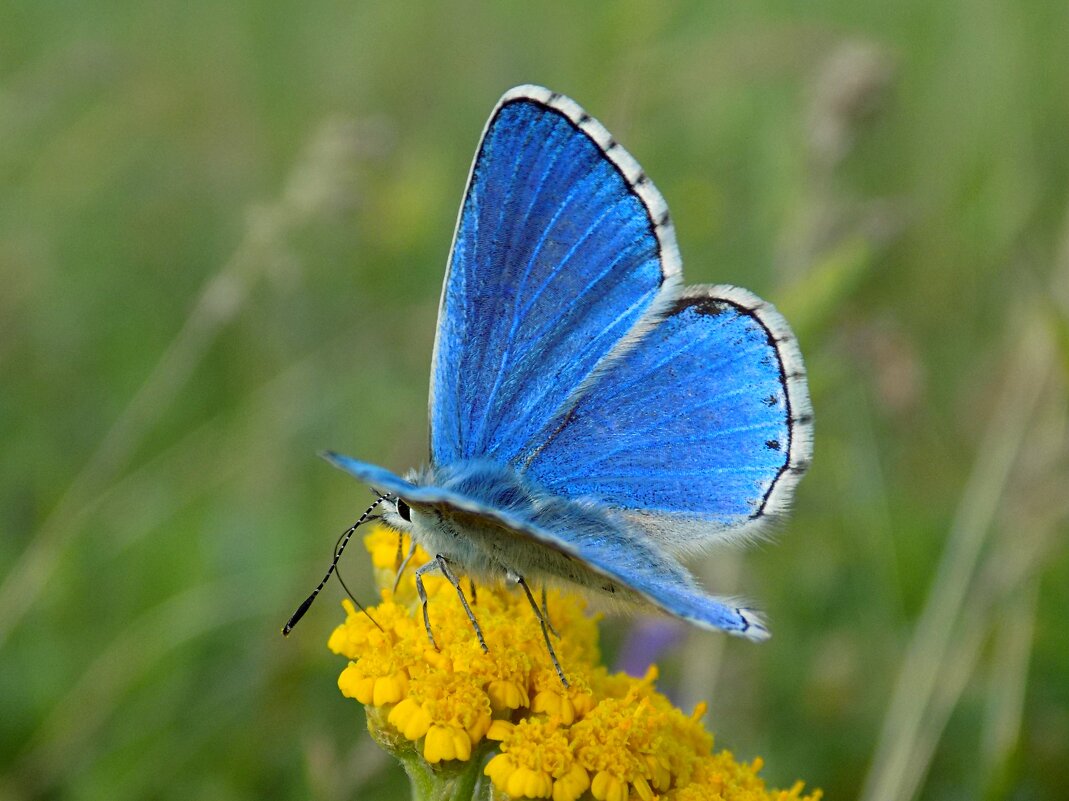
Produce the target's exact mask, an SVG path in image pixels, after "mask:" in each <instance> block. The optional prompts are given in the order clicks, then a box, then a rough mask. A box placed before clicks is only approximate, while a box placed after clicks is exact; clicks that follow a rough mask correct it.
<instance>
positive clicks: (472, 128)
mask: <svg viewBox="0 0 1069 801" xmlns="http://www.w3.org/2000/svg"><path fill="white" fill-rule="evenodd" d="M1067 31H1069V6H1067V5H1066V4H1065V3H1064V2H1060V1H1059V0H1051V2H1039V0H1028V1H1027V2H1017V3H1003V2H997V0H979V1H978V2H965V1H964V0H955V1H948V2H942V3H929V2H921V1H920V0H906V1H905V2H899V3H877V2H867V3H857V2H847V0H817V1H816V2H811V3H805V4H798V3H789V2H755V3H746V4H739V3H729V2H714V3H706V2H687V3H685V2H673V3H661V4H652V3H649V4H646V3H618V4H611V5H610V4H600V3H584V4H578V3H575V4H573V3H554V4H519V3H508V4H505V3H502V4H489V3H474V2H471V3H442V4H426V5H422V6H416V5H414V4H413V5H402V4H395V3H379V4H367V3H352V4H345V3H327V2H301V3H297V2H263V3H251V2H225V3H224V2H203V1H201V2H197V1H196V0H194V2H166V1H165V2H151V3H141V4H132V3H119V2H91V3H83V4H78V5H75V4H67V3H49V2H45V3H35V4H32V3H25V2H18V1H17V0H16V2H8V3H4V4H3V5H0V376H2V379H0V380H2V384H0V515H2V521H3V530H4V536H3V537H2V538H0V776H2V779H0V798H3V799H30V798H45V799H85V800H89V799H108V801H120V800H121V799H144V798H159V799H231V798H233V799H244V798H279V799H351V798H370V799H390V798H396V797H403V796H404V794H405V792H406V790H405V786H406V785H405V783H404V779H403V775H402V774H401V773H400V770H399V769H398V768H397V767H396V765H394V764H393V763H392V762H390V761H388V759H387V758H386V757H385V756H383V755H381V754H380V753H379V752H378V751H377V749H376V748H375V747H374V746H373V745H372V744H371V742H370V740H369V738H368V736H367V734H366V732H365V731H364V729H363V722H362V718H361V716H360V710H359V707H358V705H357V704H355V703H354V702H352V701H347V700H344V699H343V698H341V696H340V695H339V693H338V691H337V688H336V685H335V679H336V676H337V674H338V672H339V671H340V670H341V668H342V667H343V665H342V664H341V661H340V660H339V659H338V658H337V657H335V656H333V655H331V654H330V653H328V652H327V649H326V647H325V642H326V638H327V636H328V634H329V632H330V631H331V629H332V628H333V627H334V625H336V624H337V623H338V622H340V620H341V618H342V614H341V610H340V609H339V608H338V606H337V599H338V598H340V591H339V589H338V588H337V587H336V586H334V587H331V588H330V590H329V592H328V593H327V594H326V597H325V601H324V602H321V603H320V604H318V605H317V606H316V607H314V608H313V610H312V611H311V613H310V614H309V615H308V617H307V618H306V619H305V621H304V622H303V623H302V625H301V627H300V628H298V630H297V631H296V632H295V634H294V636H292V637H291V638H290V639H289V640H283V639H282V638H281V637H280V636H279V633H278V631H279V626H280V624H281V623H282V622H283V621H284V620H285V619H286V617H287V616H288V615H289V613H290V612H291V611H292V608H293V607H294V605H295V604H296V603H297V602H299V601H300V600H301V599H302V598H303V597H304V596H305V594H306V593H307V592H308V591H309V590H310V589H311V587H312V586H313V585H314V583H315V581H317V580H318V578H319V576H320V575H321V571H322V570H323V569H324V568H325V567H326V563H327V560H328V558H329V554H330V548H331V546H332V544H333V542H334V537H335V535H336V534H337V533H338V532H339V531H340V530H342V529H344V528H345V526H346V525H348V524H349V523H350V522H351V521H352V520H353V519H355V517H356V515H357V514H358V513H359V511H361V510H362V509H363V507H364V506H365V505H366V503H367V501H368V494H367V491H366V490H365V489H364V488H363V487H361V486H359V485H357V484H356V483H355V482H353V481H351V480H349V479H348V478H347V477H345V476H343V475H341V474H340V473H337V472H336V471H333V470H331V469H330V468H329V467H328V466H327V465H326V464H325V463H322V462H320V461H318V460H317V459H316V458H315V453H316V451H317V450H320V449H322V448H326V447H330V448H336V449H339V450H342V451H346V452H349V453H352V454H354V455H356V456H359V457H362V458H367V459H370V460H373V461H376V462H379V463H381V464H384V465H386V466H388V467H391V468H393V469H397V470H401V469H405V468H407V467H409V466H412V465H415V464H418V463H419V462H420V460H421V459H422V458H423V457H424V454H425V448H426V444H425V437H426V431H425V420H426V416H425V415H426V411H425V403H426V391H427V374H428V367H429V360H430V351H431V344H432V339H433V331H434V324H435V314H436V308H437V302H438V296H439V291H440V286H441V278H442V275H443V270H444V266H445V259H446V254H447V250H448V247H449V242H450V237H451V235H452V229H453V223H454V220H455V215H456V209H457V206H458V204H459V202H460V195H461V191H462V188H463V185H464V180H465V177H466V175H467V170H468V166H469V163H470V159H471V156H472V154H473V152H474V149H475V145H476V141H477V138H478V135H479V132H480V131H481V129H482V126H483V123H484V121H485V118H486V116H487V114H488V113H489V111H490V109H491V107H492V106H493V104H494V103H495V101H496V100H497V98H498V97H499V95H500V94H501V93H502V92H503V91H504V90H505V89H507V88H508V87H510V86H512V85H514V84H517V83H524V82H536V83H542V84H545V85H547V86H549V87H551V88H553V89H555V90H556V91H559V92H563V93H566V94H569V95H571V96H572V97H574V98H575V99H576V100H577V101H578V102H579V103H581V104H582V105H583V106H585V107H586V108H587V109H588V110H589V111H590V113H592V114H593V115H595V116H597V117H598V118H600V119H601V120H602V121H603V122H604V123H605V124H606V125H607V126H608V127H609V128H610V130H612V131H613V132H614V134H616V136H617V137H618V138H619V139H620V141H621V142H622V143H623V144H624V145H625V146H626V147H627V148H628V149H629V150H630V151H631V152H632V153H633V154H634V155H635V156H636V158H638V159H639V161H640V162H641V163H642V165H643V166H644V167H645V169H646V171H647V172H648V173H649V174H650V176H652V178H653V179H654V180H655V181H656V183H657V184H658V186H659V188H660V189H661V190H662V192H663V193H664V195H665V197H666V198H667V200H668V202H669V205H670V207H671V209H672V211H673V216H674V219H675V222H676V225H677V229H678V234H679V240H680V245H681V248H682V251H683V257H684V263H685V265H686V275H687V278H688V281H689V282H691V283H694V282H699V281H701V282H718V283H719V282H731V283H737V284H741V285H743V286H746V287H748V288H750V289H752V290H754V291H756V292H758V293H759V294H761V295H763V296H765V297H767V298H769V299H771V300H773V301H774V302H775V303H777V304H778V305H779V306H780V308H781V309H782V311H783V312H784V313H785V314H786V315H787V317H788V318H789V319H790V320H791V322H792V324H793V325H794V326H795V329H796V331H797V333H798V335H799V337H800V339H801V342H802V348H803V352H804V354H805V357H806V360H807V364H808V368H809V372H810V381H811V388H812V392H813V399H814V406H815V409H816V416H817V428H816V435H817V440H816V456H815V462H814V466H813V469H812V472H811V473H810V475H809V476H808V477H807V478H806V480H805V481H803V482H802V484H801V486H800V491H799V493H798V498H797V503H796V509H795V513H794V515H793V516H792V518H791V520H790V522H789V524H788V525H787V526H785V527H784V529H783V531H782V532H780V534H779V536H778V537H777V538H776V540H775V541H774V542H771V543H767V544H764V545H761V546H759V547H755V548H751V549H749V550H748V551H747V552H745V553H742V552H740V551H736V550H729V551H724V552H721V553H719V554H717V555H714V556H713V557H711V558H710V560H709V561H708V563H707V564H706V565H704V566H703V568H702V570H703V571H704V572H705V574H706V578H707V579H708V581H709V583H710V585H711V586H712V587H714V588H715V589H716V590H717V591H719V592H722V593H726V592H736V591H737V592H741V593H745V594H746V595H747V596H749V597H751V598H754V599H755V600H756V601H757V602H758V603H759V605H760V606H761V607H762V608H764V609H765V610H767V612H768V614H769V617H770V619H771V622H772V627H773V632H774V637H773V639H772V640H771V641H770V642H769V643H768V644H766V645H763V646H761V647H757V646H754V645H751V644H749V643H746V642H742V641H736V640H734V639H729V638H726V637H717V636H715V635H710V634H697V635H693V636H690V637H689V639H688V641H687V642H686V644H685V645H684V646H683V647H682V648H681V649H678V650H677V651H674V652H671V653H668V654H666V655H665V656H664V657H663V658H662V659H661V662H662V665H663V675H664V681H663V686H664V687H665V688H666V689H668V690H669V691H670V692H672V693H673V694H674V695H675V697H676V698H678V699H679V700H680V701H681V702H684V703H690V702H692V701H694V700H696V699H698V698H706V699H708V700H710V702H711V711H710V715H709V725H710V727H711V728H712V729H713V730H714V731H715V732H716V733H717V738H718V739H717V741H718V745H719V746H721V747H727V748H730V749H732V750H733V751H734V752H735V753H736V754H738V755H739V756H740V757H742V758H747V759H748V758H751V757H753V756H756V755H761V756H763V757H764V758H765V760H766V762H767V767H766V769H765V776H766V777H767V778H768V779H769V780H770V781H771V782H773V783H775V784H778V785H789V784H790V783H791V782H792V781H793V780H794V779H795V778H796V777H801V778H804V779H805V780H806V781H807V782H808V783H809V784H810V785H816V786H821V787H823V788H825V789H826V791H827V795H828V797H829V798H834V799H842V798H856V797H863V798H866V799H869V800H870V801H875V800H876V799H893V798H902V799H906V798H914V797H917V798H924V799H936V798H939V799H941V798H969V799H977V798H984V799H1001V798H1013V799H1062V798H1065V797H1067V795H1069V626H1066V623H1065V615H1066V610H1067V609H1069V557H1067V552H1066V548H1065V544H1064V543H1065V533H1066V514H1067V511H1069V489H1067V487H1069V480H1067V479H1069V469H1067V468H1069V460H1067V441H1069V430H1067V426H1066V416H1067V408H1069V406H1067V401H1066V395H1065V378H1066V372H1067V366H1069V348H1067V346H1066V345H1067V343H1069V334H1067V332H1069V326H1067V323H1066V320H1067V310H1069V205H1067V204H1069V192H1067V186H1069V148H1067V136H1066V134H1067V132H1069V48H1067V47H1066V32H1067ZM347 565H348V569H347V578H348V579H349V580H350V584H351V586H353V587H354V589H355V588H361V589H362V591H363V596H364V597H365V598H370V597H371V588H370V581H369V578H368V572H367V569H366V566H365V560H364V558H363V556H362V555H361V554H359V553H354V554H353V555H352V557H351V559H350V561H348V562H347ZM626 626H627V623H626V621H623V622H621V621H612V622H609V623H607V624H606V625H605V627H604V630H605V640H606V651H607V652H608V655H609V658H610V659H611V658H612V652H613V650H614V648H615V647H616V644H618V643H619V642H620V641H621V637H622V636H623V635H624V631H623V630H624V628H625V627H626Z"/></svg>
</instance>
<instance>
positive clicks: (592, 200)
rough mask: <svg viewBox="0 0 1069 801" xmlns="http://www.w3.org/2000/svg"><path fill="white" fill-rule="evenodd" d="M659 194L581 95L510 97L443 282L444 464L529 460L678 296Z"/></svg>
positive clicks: (474, 174) (434, 402) (476, 177)
mask: <svg viewBox="0 0 1069 801" xmlns="http://www.w3.org/2000/svg"><path fill="white" fill-rule="evenodd" d="M650 198H653V199H654V200H655V201H656V203H659V206H660V207H663V205H664V204H663V201H662V200H661V199H660V195H658V194H657V193H656V190H655V189H653V187H652V184H650V183H649V182H648V181H647V180H646V179H645V178H644V177H643V176H642V175H641V173H640V172H639V170H638V166H637V164H635V162H634V159H632V158H631V157H630V156H628V155H627V153H626V152H625V151H624V150H623V149H622V148H620V147H619V146H618V145H616V144H615V142H613V141H612V140H611V139H610V138H609V136H608V133H607V132H606V131H605V129H604V128H603V127H601V126H600V125H599V124H598V123H597V122H595V121H594V120H592V119H591V118H590V117H589V116H587V115H586V114H585V113H584V112H583V111H582V109H580V108H579V107H578V106H577V105H576V104H575V103H574V102H572V101H570V100H568V99H567V98H563V97H561V96H560V95H555V94H553V93H550V92H548V91H547V90H545V89H541V88H538V87H521V88H519V89H516V90H513V91H512V92H509V93H508V94H507V95H506V96H505V97H504V98H503V99H502V101H501V103H500V104H499V105H498V107H497V109H496V110H495V111H494V113H493V115H492V116H491V118H490V121H489V123H488V124H487V128H486V131H485V133H484V135H483V139H482V143H481V145H480V147H479V150H478V153H477V155H476V158H475V162H474V164H473V166H472V171H471V176H470V178H469V182H468V189H467V194H466V195H465V198H464V202H463V205H462V207H461V213H460V217H459V220H458V223H457V231H456V234H455V238H454V243H453V250H452V255H451V258H450V265H449V270H448V272H447V275H446V279H445V286H444V289H443V294H442V304H441V309H440V311H439V322H438V334H437V339H436V343H435V357H434V365H433V368H432V376H431V384H432V389H431V403H430V418H431V457H432V461H433V462H434V463H435V464H439V465H442V464H451V463H454V462H458V461H461V460H463V459H469V458H492V459H494V460H496V461H499V462H502V463H507V462H512V461H514V460H516V459H517V458H518V457H519V456H520V455H521V454H522V453H524V451H525V449H527V448H528V447H529V446H530V444H531V443H532V440H533V439H534V437H536V436H537V435H538V434H539V432H540V431H542V430H543V429H544V428H545V426H546V424H547V422H549V421H550V420H551V419H552V418H553V416H554V415H555V414H556V413H557V412H558V410H559V409H561V408H562V407H564V406H565V404H566V402H567V401H568V399H569V398H570V397H571V396H572V395H573V394H574V393H576V390H577V388H579V387H581V386H582V384H583V382H584V381H585V380H587V378H588V377H589V376H590V375H591V373H592V371H593V370H594V368H595V366H596V365H597V364H598V363H599V362H600V361H601V360H602V359H603V358H604V357H605V356H606V354H608V353H610V352H611V351H612V350H613V348H614V347H615V346H616V345H617V344H618V342H619V341H620V340H621V339H622V338H623V337H624V336H625V335H626V334H627V333H628V332H629V331H631V330H632V329H633V328H634V327H635V325H636V323H638V322H639V321H640V319H641V318H643V316H644V315H646V314H647V313H649V312H650V311H651V310H655V309H658V308H663V307H664V306H665V305H666V304H667V303H668V302H670V300H671V296H672V295H673V294H674V290H675V287H676V285H677V284H678V280H679V278H678V272H679V270H678V261H679V260H678V255H677V252H676V250H675V239H674V235H673V234H672V232H671V228H670V225H669V224H668V221H667V212H666V211H665V212H663V213H662V212H661V211H660V209H659V208H656V209H655V210H654V211H651V203H650ZM654 205H656V204H654ZM655 214H659V215H660V218H658V219H655V216H654V215H655Z"/></svg>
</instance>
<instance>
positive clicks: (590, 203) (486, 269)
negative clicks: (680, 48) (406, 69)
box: [287, 86, 812, 680]
mask: <svg viewBox="0 0 1069 801" xmlns="http://www.w3.org/2000/svg"><path fill="white" fill-rule="evenodd" d="M429 406H430V461H429V464H428V465H427V466H425V467H423V468H420V469H417V470H413V471H411V472H409V473H407V474H406V475H405V476H403V477H402V476H398V475H395V474H394V473H392V472H390V471H388V470H386V469H384V468H382V467H378V466H376V465H373V464H369V463H366V462H362V461H357V460H356V459H352V458H350V457H348V456H343V455H340V454H336V453H327V454H325V456H326V458H327V459H328V460H329V461H330V462H332V463H333V464H334V465H336V466H337V467H339V468H341V469H342V470H344V471H346V472H348V473H350V474H351V475H353V476H355V477H356V478H357V479H359V480H361V481H363V482H366V483H368V484H369V485H371V486H373V487H375V488H376V489H377V491H378V492H379V493H381V494H380V496H379V499H378V500H377V501H376V505H379V506H381V518H382V521H383V523H385V524H386V525H387V526H389V527H391V528H393V529H396V530H397V531H399V532H408V533H410V534H411V535H412V539H413V542H414V543H416V542H418V543H419V544H421V545H422V546H423V547H424V549H425V550H426V551H427V552H428V553H430V554H434V558H433V559H432V560H431V561H430V562H429V563H428V564H426V565H423V566H420V567H419V568H418V569H417V571H416V577H417V589H419V590H420V592H421V597H422V598H423V601H424V603H423V614H424V621H425V622H426V624H427V632H428V636H429V637H430V638H431V642H432V643H433V642H434V639H433V631H432V627H431V625H430V621H429V619H428V616H427V605H426V595H425V593H423V592H422V581H421V579H422V576H423V575H425V574H426V573H428V572H432V571H438V572H441V573H443V574H444V575H445V576H446V578H447V579H449V581H450V582H452V583H453V585H454V587H456V589H457V592H458V593H459V594H460V597H461V600H462V601H463V602H464V604H465V607H466V608H468V605H467V601H466V599H465V596H464V593H463V590H462V588H461V585H460V582H459V578H458V577H459V576H461V575H463V576H467V577H469V578H471V579H478V580H488V579H489V580H495V579H499V578H505V579H507V580H509V581H511V582H512V583H514V584H519V585H521V586H522V587H523V589H524V590H525V591H526V592H527V594H528V598H529V599H530V600H531V604H532V607H533V608H534V610H535V614H536V615H538V616H539V619H540V621H541V622H542V625H543V634H545V638H546V644H547V645H548V646H549V648H550V654H551V656H553V659H554V663H555V664H556V656H555V654H554V653H553V650H552V645H551V643H550V639H549V636H548V634H547V633H546V632H547V627H548V626H549V621H548V620H547V619H546V618H545V615H544V603H543V608H542V610H541V611H540V610H539V608H538V606H537V605H536V604H535V602H534V598H533V596H532V594H531V591H530V586H529V585H530V584H541V585H542V587H543V588H544V587H545V585H546V584H547V583H549V584H552V585H566V586H573V587H578V588H582V589H583V590H586V591H588V592H589V593H592V594H594V595H602V596H611V597H614V598H617V599H620V600H623V601H628V602H635V603H639V604H645V605H648V606H653V607H656V608H658V609H660V610H662V611H663V612H666V613H668V614H669V615H673V616H675V617H677V618H681V619H683V620H686V621H688V622H690V623H693V624H696V625H698V626H701V627H704V628H708V629H719V630H722V631H726V632H729V633H731V634H736V635H741V636H744V637H747V638H749V639H751V640H762V639H764V638H766V637H767V636H768V630H767V629H766V627H765V626H764V624H763V623H762V621H761V618H760V617H759V616H758V614H757V613H755V612H754V611H753V610H751V609H749V608H746V607H744V606H740V605H738V604H737V603H735V602H733V601H731V600H728V599H722V598H716V597H713V596H710V595H708V594H707V593H705V592H704V591H703V590H702V589H701V587H700V586H699V585H698V582H697V581H696V580H695V579H694V577H693V576H692V575H691V574H690V573H689V572H688V570H687V569H686V568H685V567H684V565H683V560H684V558H685V557H687V556H689V555H693V554H695V553H697V552H700V551H702V550H704V549H706V548H707V547H709V546H712V545H716V544H717V543H721V542H724V541H726V540H731V539H739V538H741V537H746V536H748V535H752V534H754V533H755V532H756V531H757V530H758V529H759V528H760V527H761V526H762V525H763V524H765V523H767V522H768V521H769V520H772V519H775V518H777V517H780V516H782V515H783V513H784V512H785V511H786V509H787V506H788V504H789V502H790V499H791V495H792V493H793V492H794V488H795V486H796V485H797V483H798V481H799V479H800V478H801V476H802V475H803V474H804V473H805V471H806V469H807V467H808V466H809V462H810V458H811V454H812V410H811V406H810V401H809V392H808V387H807V384H806V376H805V369H804V367H803V363H802V357H801V353H800V351H799V348H798V345H797V342H796V340H795V338H794V336H793V334H792V333H791V329H790V328H789V326H788V325H787V322H786V321H785V320H784V319H783V317H782V316H780V314H779V313H778V312H777V311H776V310H775V309H774V308H773V307H772V306H771V305H770V304H768V303H766V302H765V301H762V300H761V299H759V298H758V297H756V296H755V295H753V294H752V293H750V292H748V291H746V290H745V289H739V288H737V287H733V286H691V287H684V286H683V282H682V267H681V260H680V255H679V250H678V247H677V244H676V237H675V232H674V229H673V227H672V223H671V221H670V218H669V215H668V207H667V205H666V203H665V201H664V198H663V197H662V196H661V194H660V192H658V191H657V189H656V188H655V187H654V185H653V184H652V183H651V181H650V180H649V178H647V176H646V174H645V173H644V172H643V171H642V168H641V167H639V165H638V162H636V161H635V159H634V158H632V157H631V155H629V154H628V153H627V151H625V150H624V149H623V147H621V146H620V145H619V144H618V143H617V141H616V140H615V139H614V138H613V137H612V136H611V135H610V134H609V132H608V131H607V130H606V129H605V128H604V127H603V126H602V125H601V124H600V123H599V122H597V121H596V120H594V119H593V118H592V117H591V116H590V115H588V114H587V113H586V112H585V111H583V109H582V108H580V107H579V105H578V104H576V103H575V102H574V101H573V100H571V99H569V98H567V97H564V96H563V95H560V94H558V93H556V92H551V91H549V90H548V89H545V88H542V87H538V86H519V87H516V88H514V89H512V90H510V91H509V92H507V93H506V94H505V95H504V96H503V97H502V98H501V100H500V101H499V102H498V104H497V106H496V108H495V109H494V111H493V113H492V114H491V115H490V119H489V121H488V122H487V124H486V128H485V130H484V132H483V136H482V141H481V143H480V145H479V147H478V150H477V153H476V156H475V160H474V163H473V165H472V168H471V173H470V175H469V178H468V185H467V191H466V194H465V196H464V200H463V203H462V205H461V209H460V214H459V217H458V221H457V226H456V231H455V234H454V239H453V245H452V250H451V254H450V258H449V264H448V269H447V272H446V276H445V284H444V288H443V290H442V297H441V304H440V307H439V312H438V329H437V335H436V339H435V344H434V354H433V366H432V370H431V389H430V404H429ZM372 508H375V506H374V505H373V507H372ZM370 512H371V510H368V513H365V516H364V517H365V518H366V517H367V516H368V514H370ZM358 525H359V523H358ZM354 529H355V526H354V527H353V529H350V532H349V534H350V535H351V533H352V531H353V530H354ZM328 576H329V571H328ZM320 586H322V585H320ZM317 592H318V590H317ZM314 596H315V593H313V596H312V597H313V598H314ZM543 598H544V596H543ZM310 602H311V598H310V599H309V600H308V601H307V602H306V605H305V606H304V607H303V608H302V610H299V612H298V614H297V615H295V617H299V616H300V614H303V610H304V609H306V608H307V604H308V603H310ZM469 617H470V618H471V621H472V624H473V626H474V627H475V630H476V633H477V634H478V635H479V639H480V642H482V639H483V638H482V633H481V631H480V629H479V626H478V623H477V620H476V618H475V616H474V615H471V614H470V608H469ZM293 622H295V621H293V620H291V623H293ZM288 627H291V626H288ZM287 630H288V629H287ZM484 647H485V645H484ZM557 669H558V673H560V675H561V678H562V680H564V675H563V673H561V672H560V666H559V664H558V665H557Z"/></svg>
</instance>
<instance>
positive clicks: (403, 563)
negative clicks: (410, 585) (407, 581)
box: [393, 536, 416, 593]
mask: <svg viewBox="0 0 1069 801" xmlns="http://www.w3.org/2000/svg"><path fill="white" fill-rule="evenodd" d="M401 542H402V539H401V537H400V536H399V537H398V538H397V561H398V563H399V567H398V568H397V575H396V576H394V579H393V591H394V592H395V593H396V592H397V587H398V585H400V583H401V574H402V573H404V572H405V569H406V568H407V567H408V563H409V562H411V561H412V557H413V556H415V555H416V540H415V539H414V538H413V540H412V544H411V545H409V546H408V553H407V554H405V557H404V558H403V559H402V558H401Z"/></svg>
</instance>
